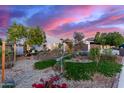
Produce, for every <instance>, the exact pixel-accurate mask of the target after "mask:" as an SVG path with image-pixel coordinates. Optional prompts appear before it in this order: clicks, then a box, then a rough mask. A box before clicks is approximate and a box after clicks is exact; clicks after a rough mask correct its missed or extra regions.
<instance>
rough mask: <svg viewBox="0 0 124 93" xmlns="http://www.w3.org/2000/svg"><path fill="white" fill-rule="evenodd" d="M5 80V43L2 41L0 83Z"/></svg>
mask: <svg viewBox="0 0 124 93" xmlns="http://www.w3.org/2000/svg"><path fill="white" fill-rule="evenodd" d="M4 80H5V41H4V40H2V82H3V81H4Z"/></svg>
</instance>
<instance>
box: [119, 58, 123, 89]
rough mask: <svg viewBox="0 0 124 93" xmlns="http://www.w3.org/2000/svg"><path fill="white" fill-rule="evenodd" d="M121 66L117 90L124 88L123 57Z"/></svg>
mask: <svg viewBox="0 0 124 93" xmlns="http://www.w3.org/2000/svg"><path fill="white" fill-rule="evenodd" d="M122 64H123V67H122V71H121V74H120V78H119V83H118V88H124V57H123V59H122Z"/></svg>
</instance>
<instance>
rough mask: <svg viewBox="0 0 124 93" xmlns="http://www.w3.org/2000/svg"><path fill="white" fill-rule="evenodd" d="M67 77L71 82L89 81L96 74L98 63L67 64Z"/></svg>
mask: <svg viewBox="0 0 124 93" xmlns="http://www.w3.org/2000/svg"><path fill="white" fill-rule="evenodd" d="M65 70H66V73H65V77H66V78H67V79H69V80H71V79H73V80H81V79H83V80H89V79H91V76H92V75H93V74H94V73H95V72H96V63H95V62H93V63H87V64H82V63H73V62H66V63H65Z"/></svg>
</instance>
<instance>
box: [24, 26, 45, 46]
mask: <svg viewBox="0 0 124 93" xmlns="http://www.w3.org/2000/svg"><path fill="white" fill-rule="evenodd" d="M45 42H46V35H45V32H44V31H43V30H42V29H40V28H39V27H36V28H29V29H28V32H27V40H26V43H27V44H29V45H30V46H32V45H42V44H43V43H45Z"/></svg>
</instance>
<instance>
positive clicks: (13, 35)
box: [7, 22, 27, 62]
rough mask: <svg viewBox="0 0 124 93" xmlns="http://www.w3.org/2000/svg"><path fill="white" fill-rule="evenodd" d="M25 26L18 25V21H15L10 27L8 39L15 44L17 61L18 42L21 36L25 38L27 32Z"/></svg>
mask: <svg viewBox="0 0 124 93" xmlns="http://www.w3.org/2000/svg"><path fill="white" fill-rule="evenodd" d="M25 30H26V29H25V27H24V26H23V25H18V24H16V22H14V23H13V25H12V26H10V27H9V29H8V40H7V41H9V42H11V43H12V44H14V62H15V61H16V43H17V41H19V40H20V39H21V38H24V36H25V35H27V34H26V31H25Z"/></svg>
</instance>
